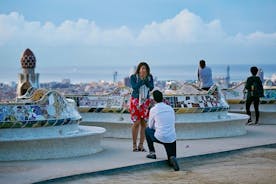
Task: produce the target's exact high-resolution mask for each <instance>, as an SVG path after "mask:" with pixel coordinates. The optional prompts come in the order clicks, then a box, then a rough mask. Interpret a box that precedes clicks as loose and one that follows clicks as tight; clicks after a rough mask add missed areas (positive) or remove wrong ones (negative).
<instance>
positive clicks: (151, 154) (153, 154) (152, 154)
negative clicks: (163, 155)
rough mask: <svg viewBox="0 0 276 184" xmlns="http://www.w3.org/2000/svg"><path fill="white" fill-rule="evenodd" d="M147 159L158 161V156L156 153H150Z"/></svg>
mask: <svg viewBox="0 0 276 184" xmlns="http://www.w3.org/2000/svg"><path fill="white" fill-rule="evenodd" d="M147 158H150V159H156V155H155V153H150V154H148V155H147Z"/></svg>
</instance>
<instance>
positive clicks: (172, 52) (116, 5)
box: [0, 0, 276, 68]
mask: <svg viewBox="0 0 276 184" xmlns="http://www.w3.org/2000/svg"><path fill="white" fill-rule="evenodd" d="M33 9H36V10H35V11H33ZM275 10H276V2H275V1H242V2H240V1H231V2H229V1H216V0H214V1H209V2H208V3H207V2H204V1H200V0H196V1H193V2H190V1H185V0H183V1H174V0H173V1H155V0H154V1H149V2H148V1H143V0H142V1H131V2H128V1H113V0H111V1H87V0H83V1H65V0H61V1H35V2H33V1H29V0H26V1H19V0H15V1H3V0H0V33H1V34H0V57H1V62H0V67H1V68H12V67H17V68H18V62H19V60H20V57H21V54H22V52H23V51H24V50H25V49H26V48H30V49H31V50H32V51H33V52H34V54H35V56H36V58H37V60H38V63H39V64H38V65H39V67H41V68H43V67H50V66H93V65H98V66H116V65H118V66H134V65H136V64H137V63H138V62H139V61H141V60H143V61H147V62H148V63H149V64H150V65H153V66H156V65H166V64H171V65H183V64H187V65H197V63H198V61H199V60H200V59H205V60H206V61H207V63H208V64H241V63H244V64H252V65H258V64H274V63H275V62H274V61H275V59H276V53H275V49H276V23H275V21H273V20H274V19H275V13H274V12H275ZM37 12H41V13H37Z"/></svg>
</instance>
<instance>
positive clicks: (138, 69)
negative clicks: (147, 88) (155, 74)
mask: <svg viewBox="0 0 276 184" xmlns="http://www.w3.org/2000/svg"><path fill="white" fill-rule="evenodd" d="M142 66H145V67H146V70H147V74H148V75H150V67H149V65H148V64H147V63H146V62H141V63H139V64H138V66H137V69H136V72H135V74H139V71H140V68H141V67H142Z"/></svg>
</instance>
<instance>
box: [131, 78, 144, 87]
mask: <svg viewBox="0 0 276 184" xmlns="http://www.w3.org/2000/svg"><path fill="white" fill-rule="evenodd" d="M130 84H131V87H132V88H133V89H135V90H138V89H139V88H140V87H141V86H142V85H143V84H144V81H143V80H141V79H140V78H139V77H138V79H137V77H136V75H131V77H130Z"/></svg>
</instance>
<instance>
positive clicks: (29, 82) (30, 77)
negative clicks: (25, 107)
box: [17, 49, 39, 96]
mask: <svg viewBox="0 0 276 184" xmlns="http://www.w3.org/2000/svg"><path fill="white" fill-rule="evenodd" d="M20 61H21V67H22V69H23V73H20V74H19V80H18V85H17V96H22V95H24V94H25V93H26V92H27V90H28V89H29V88H30V87H34V88H39V74H38V73H35V66H36V58H35V56H34V54H33V52H32V51H31V50H30V49H26V50H25V51H24V52H23V54H22V57H21V60H20Z"/></svg>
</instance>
